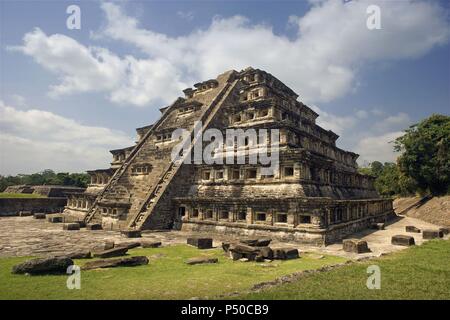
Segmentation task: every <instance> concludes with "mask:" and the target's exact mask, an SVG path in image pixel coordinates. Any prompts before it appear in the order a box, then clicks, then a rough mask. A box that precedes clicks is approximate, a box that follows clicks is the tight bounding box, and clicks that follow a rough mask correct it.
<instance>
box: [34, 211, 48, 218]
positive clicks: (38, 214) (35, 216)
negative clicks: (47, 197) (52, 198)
mask: <svg viewBox="0 0 450 320" xmlns="http://www.w3.org/2000/svg"><path fill="white" fill-rule="evenodd" d="M33 218H35V219H45V213H43V212H38V213H34V214H33Z"/></svg>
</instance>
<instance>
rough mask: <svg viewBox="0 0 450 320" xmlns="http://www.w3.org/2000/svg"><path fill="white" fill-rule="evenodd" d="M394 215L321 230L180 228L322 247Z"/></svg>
mask: <svg viewBox="0 0 450 320" xmlns="http://www.w3.org/2000/svg"><path fill="white" fill-rule="evenodd" d="M394 216H395V214H394V213H393V211H392V210H390V211H387V212H385V213H383V214H380V215H377V216H370V217H366V218H362V219H359V220H354V221H348V222H345V223H340V224H336V225H332V226H329V227H328V228H324V229H319V228H317V229H315V228H310V229H306V228H304V229H301V228H290V227H278V226H268V225H253V224H244V223H230V222H220V221H195V222H194V221H183V224H182V227H181V230H182V231H187V232H201V233H207V234H209V233H221V234H227V235H236V236H238V237H242V236H244V237H269V238H273V239H277V240H280V241H286V242H298V243H302V244H308V245H314V246H325V245H328V244H331V243H334V242H337V241H339V240H342V239H343V238H345V237H347V236H348V235H350V234H353V233H356V232H359V231H362V230H364V229H368V228H369V227H370V225H371V224H373V223H377V222H385V221H388V220H390V219H391V218H393V217H394Z"/></svg>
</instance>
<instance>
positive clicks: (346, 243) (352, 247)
mask: <svg viewBox="0 0 450 320" xmlns="http://www.w3.org/2000/svg"><path fill="white" fill-rule="evenodd" d="M342 249H343V250H344V251H345V252H352V253H366V252H370V249H369V247H368V246H367V241H364V240H359V239H344V240H342Z"/></svg>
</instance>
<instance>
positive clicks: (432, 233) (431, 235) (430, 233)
mask: <svg viewBox="0 0 450 320" xmlns="http://www.w3.org/2000/svg"><path fill="white" fill-rule="evenodd" d="M443 236H444V233H443V232H442V231H441V230H439V229H426V230H423V232H422V237H423V238H424V239H438V238H442V237H443Z"/></svg>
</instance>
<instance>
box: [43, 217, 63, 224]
mask: <svg viewBox="0 0 450 320" xmlns="http://www.w3.org/2000/svg"><path fill="white" fill-rule="evenodd" d="M47 221H48V222H50V223H62V222H63V217H61V216H50V217H47Z"/></svg>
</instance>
